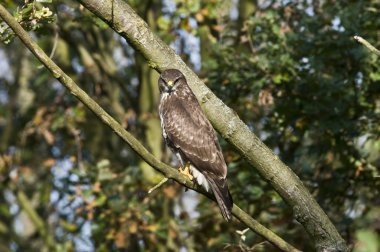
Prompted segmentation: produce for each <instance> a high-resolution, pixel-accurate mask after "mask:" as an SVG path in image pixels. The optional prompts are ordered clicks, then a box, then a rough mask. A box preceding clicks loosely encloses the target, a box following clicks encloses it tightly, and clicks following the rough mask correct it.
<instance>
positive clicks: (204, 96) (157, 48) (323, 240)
mask: <svg viewBox="0 0 380 252" xmlns="http://www.w3.org/2000/svg"><path fill="white" fill-rule="evenodd" d="M79 2H81V3H82V4H83V5H84V6H85V7H86V8H87V9H89V10H90V11H91V12H93V13H94V14H95V15H96V16H98V17H99V18H101V19H102V20H103V21H105V22H106V23H108V24H109V26H110V27H111V28H112V29H114V30H115V31H116V32H118V33H119V34H120V35H121V36H123V37H124V38H126V39H127V41H128V42H129V43H130V44H131V45H132V46H133V47H134V48H135V49H136V50H138V51H139V52H140V53H141V54H142V55H143V56H144V57H145V58H146V60H147V61H148V63H149V65H150V66H151V67H152V68H154V69H157V70H158V71H162V70H164V69H168V68H176V69H179V70H180V71H181V72H182V73H184V75H185V76H186V79H187V81H188V83H189V85H190V87H191V89H192V90H193V91H194V93H195V95H196V96H197V98H198V100H199V101H200V103H201V105H202V107H203V109H204V111H205V112H206V114H207V116H208V118H209V119H210V121H211V122H212V124H213V126H214V127H215V128H216V129H217V130H218V131H219V132H220V133H221V135H222V136H223V137H224V138H225V139H226V140H227V141H228V142H230V143H231V144H232V145H233V146H234V147H235V148H236V149H237V150H238V151H239V152H240V153H241V154H242V155H243V156H244V157H245V158H246V159H247V160H248V161H249V163H250V164H251V165H252V166H253V167H255V168H256V169H257V171H259V173H260V174H261V176H262V177H263V178H264V179H265V180H267V181H268V182H269V183H270V184H271V185H272V186H273V188H274V189H275V190H276V191H277V192H278V193H279V194H280V195H281V197H282V198H283V199H284V200H285V201H286V203H287V204H288V205H289V206H290V207H291V208H292V209H293V211H294V215H295V218H296V219H297V220H298V221H299V222H300V223H301V224H302V225H303V226H304V228H305V230H306V231H307V233H308V234H309V236H310V237H311V239H313V241H314V243H315V246H316V248H317V250H318V251H348V248H347V245H346V242H345V241H344V240H343V239H342V237H341V236H340V235H339V233H338V231H337V230H336V228H335V226H334V225H333V224H332V223H331V221H330V219H329V218H328V217H327V215H326V214H325V212H324V211H323V210H322V209H321V207H320V206H319V205H318V203H317V202H316V201H315V199H314V198H313V196H312V195H311V194H310V193H309V191H308V190H307V189H306V187H305V186H304V185H303V184H302V182H301V180H300V179H299V178H298V176H297V175H296V174H294V173H293V172H292V170H291V169H290V168H289V167H288V166H286V165H285V164H284V163H283V162H282V161H281V160H280V159H279V158H278V157H277V156H276V155H275V154H274V153H273V152H272V151H271V150H270V149H269V148H268V147H267V146H266V145H265V144H264V143H263V142H262V141H260V139H259V138H258V137H257V136H256V135H255V134H253V133H252V132H251V131H250V129H249V128H248V126H247V125H245V124H244V122H242V121H241V119H240V118H239V117H238V116H237V115H236V113H235V112H234V111H233V110H232V109H231V108H229V107H228V106H226V105H225V104H224V103H223V102H222V101H221V100H220V99H219V98H217V97H216V96H215V95H214V94H213V93H212V92H211V90H210V89H209V88H208V87H207V86H206V85H204V83H203V82H202V81H201V80H200V79H199V78H198V76H197V75H196V74H195V73H194V72H193V71H192V70H191V69H190V68H189V67H187V66H186V64H185V63H184V62H183V61H182V59H181V58H180V57H179V56H178V55H177V54H175V52H174V51H173V50H172V49H171V48H170V47H169V46H167V45H166V44H165V43H164V42H163V41H162V40H161V39H160V38H158V37H157V36H156V35H155V34H154V33H153V32H152V31H151V30H150V29H149V27H148V25H147V24H146V23H145V21H144V20H142V19H141V18H140V17H139V16H138V15H137V14H136V13H135V12H134V11H133V9H132V8H131V7H130V6H129V5H128V4H127V3H126V2H125V1H123V0H79Z"/></svg>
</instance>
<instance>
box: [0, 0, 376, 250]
mask: <svg viewBox="0 0 380 252" xmlns="http://www.w3.org/2000/svg"><path fill="white" fill-rule="evenodd" d="M127 2H128V3H129V4H130V5H131V6H132V7H133V9H134V10H135V11H136V12H137V13H138V14H139V15H140V16H141V17H142V18H143V19H144V20H146V22H147V23H148V24H149V26H150V27H151V29H152V30H154V31H155V33H156V34H158V35H159V36H160V37H161V38H162V39H163V40H164V41H165V42H166V43H167V44H169V45H170V46H171V47H172V48H173V49H175V51H176V52H177V53H178V54H179V55H180V56H181V57H182V59H184V60H185V61H186V62H187V64H188V65H189V66H190V67H192V68H193V69H194V71H195V72H196V73H197V74H198V75H199V76H200V77H201V78H202V79H203V80H204V81H205V83H206V85H208V86H209V87H210V88H211V89H212V90H213V92H215V93H216V95H217V96H218V97H219V98H221V99H222V100H223V101H224V102H225V103H226V104H227V105H228V106H230V107H232V108H233V109H234V110H235V111H236V113H237V114H238V115H239V116H240V117H241V119H242V120H243V121H244V122H245V123H247V125H248V126H249V127H250V128H251V129H252V131H253V132H254V133H255V134H257V135H258V136H259V137H260V139H261V140H263V141H264V142H265V143H266V144H267V145H268V146H269V147H270V148H271V149H272V150H274V152H275V153H276V154H278V155H279V156H280V158H281V159H282V160H283V161H284V162H285V163H286V164H287V165H289V166H290V167H291V168H292V169H293V171H294V172H295V173H296V174H297V175H298V176H299V177H300V178H301V180H302V181H303V182H304V184H305V185H306V186H307V188H308V189H309V190H310V191H311V193H312V194H313V196H314V197H315V198H316V199H317V201H318V202H319V204H320V205H321V207H322V208H323V209H324V210H325V211H326V213H327V214H328V216H329V217H330V218H331V220H332V222H333V223H334V224H335V225H336V227H337V229H338V230H339V232H340V234H341V235H342V236H343V238H344V239H345V240H346V241H347V242H348V243H349V244H350V245H351V246H352V248H354V251H356V252H361V251H366V252H376V251H379V250H380V238H379V233H380V232H379V231H380V197H379V194H380V193H379V188H380V177H379V176H380V174H379V166H380V151H379V150H380V61H379V57H377V56H375V55H374V54H373V53H371V52H369V51H368V50H367V49H366V48H365V47H363V46H362V45H360V44H358V43H356V42H355V41H354V40H353V36H354V35H360V36H362V37H364V38H366V39H367V40H368V41H369V42H371V43H372V44H373V45H374V46H375V47H377V48H380V19H379V15H380V2H379V1H378V0H366V1H346V0H344V1H343V0H321V1H311V0H299V1H286V0H283V1H281V0H271V1H264V0H261V1H259V0H257V1H249V0H229V1H221V0H212V1H200V0H188V1H179V0H163V1H158V0H141V1H137V0H129V1H127ZM1 4H2V5H4V6H5V7H6V8H7V9H8V10H9V11H10V12H11V13H12V14H13V15H14V16H15V17H16V18H17V20H18V21H19V22H20V23H21V24H22V25H23V27H24V28H25V29H27V30H29V31H30V34H31V36H32V37H33V38H34V39H35V40H36V41H37V42H38V44H39V45H40V46H41V47H42V48H43V49H44V51H45V52H46V53H47V54H48V55H50V57H51V58H52V59H53V60H54V61H55V62H56V63H57V64H58V65H59V66H60V67H61V68H62V69H63V70H64V71H65V72H66V73H67V74H68V75H70V76H71V77H72V78H73V79H74V80H75V81H76V82H77V83H78V84H79V85H80V86H81V88H83V89H84V90H85V91H86V92H87V93H88V94H89V95H90V96H91V97H92V98H93V99H95V100H96V101H97V102H98V103H99V104H100V105H101V106H102V107H103V108H105V110H106V111H108V112H109V113H110V114H112V115H113V116H114V117H115V119H117V120H118V121H119V122H120V123H121V124H122V125H123V126H124V127H125V128H126V129H127V130H128V131H130V132H131V133H132V134H133V135H134V136H136V137H137V138H138V139H139V140H140V141H142V142H143V143H144V145H145V146H146V147H147V148H148V149H149V150H150V151H151V152H152V153H153V154H154V155H155V156H156V157H157V158H160V159H161V160H163V161H164V162H166V163H172V164H175V159H173V158H172V155H171V153H170V151H168V150H167V149H165V147H164V145H163V141H162V138H161V128H160V122H159V118H158V114H157V110H158V101H159V93H158V88H157V79H158V74H157V73H156V72H155V71H154V70H151V69H150V68H149V66H148V64H147V62H146V60H145V59H144V58H142V57H141V55H139V54H138V53H136V52H135V51H134V50H133V48H132V47H131V46H129V45H128V43H127V42H126V41H125V39H123V38H121V37H120V36H119V35H118V34H116V33H115V32H113V31H112V30H111V29H110V28H108V26H107V25H106V24H105V23H104V22H102V21H101V20H100V19H99V18H97V17H95V16H94V15H93V14H91V13H90V12H89V11H87V10H86V9H84V8H83V6H80V5H79V4H78V3H77V2H76V1H70V0H65V1H52V0H38V1H32V0H29V1H28V0H26V1H20V0H19V1H10V0H3V1H1ZM0 36H1V41H2V42H1V43H0V251H4V252H8V251H83V252H85V251H277V250H276V249H275V248H274V247H273V246H271V245H270V244H268V243H267V242H265V241H264V240H263V239H262V238H261V237H259V236H258V235H256V234H255V233H253V232H252V231H247V230H245V228H246V227H245V226H243V225H242V224H240V223H239V222H238V221H232V222H230V223H226V222H225V221H224V220H223V219H222V217H221V215H220V213H219V210H218V207H217V205H216V204H215V203H213V202H210V201H209V200H207V199H205V198H204V197H203V196H200V195H198V194H196V193H194V192H191V191H187V192H185V191H184V189H183V188H182V187H181V186H179V185H178V184H176V183H173V182H169V183H167V184H165V185H164V186H163V187H161V188H160V189H158V190H156V191H154V192H153V193H152V194H150V195H148V194H147V191H148V190H149V189H150V188H151V187H152V186H153V185H155V184H156V183H157V182H158V181H160V179H161V178H162V177H161V175H160V174H158V173H157V172H155V171H154V170H153V169H152V168H151V167H149V166H148V165H147V164H146V163H144V162H143V161H142V160H141V159H139V158H138V157H137V156H136V154H135V153H134V152H133V151H132V150H131V149H130V148H129V147H128V145H127V144H126V143H125V142H123V141H122V140H121V139H120V138H119V137H118V136H116V134H114V133H113V132H112V130H110V129H109V128H107V127H106V126H104V125H103V124H102V123H101V122H100V120H99V119H98V118H96V117H95V116H94V115H93V114H92V113H91V112H90V111H89V110H88V109H86V108H85V107H84V106H83V105H82V104H81V103H80V102H79V101H78V100H77V99H76V98H75V97H74V96H72V95H71V94H70V93H69V92H67V91H66V90H65V89H64V88H63V86H62V85H61V84H60V83H59V82H58V81H57V80H55V79H54V78H53V77H52V75H51V74H50V73H49V72H48V71H47V70H46V69H45V68H44V67H43V66H42V65H41V64H40V63H39V62H38V61H37V60H36V59H35V58H34V57H33V56H32V55H31V53H30V52H29V51H28V50H27V49H26V48H25V47H24V46H23V44H22V43H21V42H20V40H19V39H17V38H15V37H14V34H13V33H12V31H11V30H10V29H9V28H7V26H6V25H5V24H4V23H0ZM220 141H221V145H222V148H223V151H224V155H225V158H226V161H227V163H228V167H229V183H230V190H231V193H232V195H233V198H234V201H235V203H237V204H238V205H239V206H240V207H241V208H243V209H244V210H245V211H247V212H248V213H249V214H250V215H251V216H253V217H254V218H256V219H257V220H259V221H260V222H261V223H262V224H264V225H265V226H266V227H268V228H270V229H271V230H273V231H274V232H276V233H277V234H279V235H280V236H281V237H283V238H284V239H285V240H286V241H287V242H289V243H290V244H293V245H294V246H296V247H297V248H298V249H301V250H304V251H314V248H313V244H312V242H311V240H310V239H309V238H308V236H307V234H306V233H305V231H304V229H303V228H302V226H301V225H300V224H299V223H297V222H296V221H295V219H294V217H293V216H292V209H291V208H289V207H288V206H287V205H286V204H285V203H284V201H283V200H282V199H281V198H280V197H279V195H278V194H277V193H276V192H275V191H274V190H273V189H272V188H271V186H270V185H268V184H267V183H266V182H265V181H263V180H262V179H261V178H260V176H259V175H258V174H257V172H256V171H255V169H254V168H252V167H250V166H249V165H248V164H247V162H245V160H244V159H243V158H242V157H241V156H240V155H239V154H238V153H237V152H236V151H235V150H234V149H233V148H232V147H231V146H230V145H229V144H227V143H226V142H225V141H223V139H220Z"/></svg>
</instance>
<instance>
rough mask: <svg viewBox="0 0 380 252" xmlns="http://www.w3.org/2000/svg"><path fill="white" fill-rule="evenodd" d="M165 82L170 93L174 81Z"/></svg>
mask: <svg viewBox="0 0 380 252" xmlns="http://www.w3.org/2000/svg"><path fill="white" fill-rule="evenodd" d="M167 84H168V88H169V89H168V91H169V93H171V92H172V91H173V85H174V82H173V81H171V80H170V81H168V82H167Z"/></svg>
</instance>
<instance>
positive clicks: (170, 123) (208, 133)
mask: <svg viewBox="0 0 380 252" xmlns="http://www.w3.org/2000/svg"><path fill="white" fill-rule="evenodd" d="M163 112H164V113H163V117H164V118H163V119H164V122H165V123H164V127H165V132H166V134H167V137H168V138H169V140H170V142H172V144H173V145H174V146H175V147H176V148H178V149H179V151H180V152H181V153H182V155H184V156H185V157H186V159H187V160H188V161H190V162H191V163H192V164H193V165H194V166H195V167H196V168H197V169H198V170H199V171H200V172H202V173H205V174H207V173H209V174H213V175H214V176H217V177H219V178H222V179H225V178H226V175H227V166H226V163H225V161H224V158H223V154H222V151H221V148H220V146H219V143H218V139H217V137H216V135H215V131H214V129H213V127H212V125H211V123H210V122H209V121H208V119H207V118H206V116H205V115H204V113H203V111H202V109H201V107H200V105H199V103H198V101H197V100H196V98H195V96H194V95H193V94H192V93H191V94H190V95H187V97H182V99H181V97H178V96H172V97H170V99H167V100H166V103H165V104H164V108H163Z"/></svg>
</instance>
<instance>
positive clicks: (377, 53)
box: [354, 36, 380, 56]
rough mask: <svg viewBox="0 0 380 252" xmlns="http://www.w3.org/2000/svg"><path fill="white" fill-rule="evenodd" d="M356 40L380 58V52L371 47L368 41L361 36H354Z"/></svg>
mask: <svg viewBox="0 0 380 252" xmlns="http://www.w3.org/2000/svg"><path fill="white" fill-rule="evenodd" d="M354 39H355V40H356V41H358V42H359V43H360V44H362V45H364V46H365V47H367V48H368V50H370V51H371V52H373V53H374V54H376V55H377V56H380V51H379V50H377V49H376V47H374V46H373V45H371V44H370V43H369V42H368V41H367V40H365V39H364V38H362V37H360V36H354Z"/></svg>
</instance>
